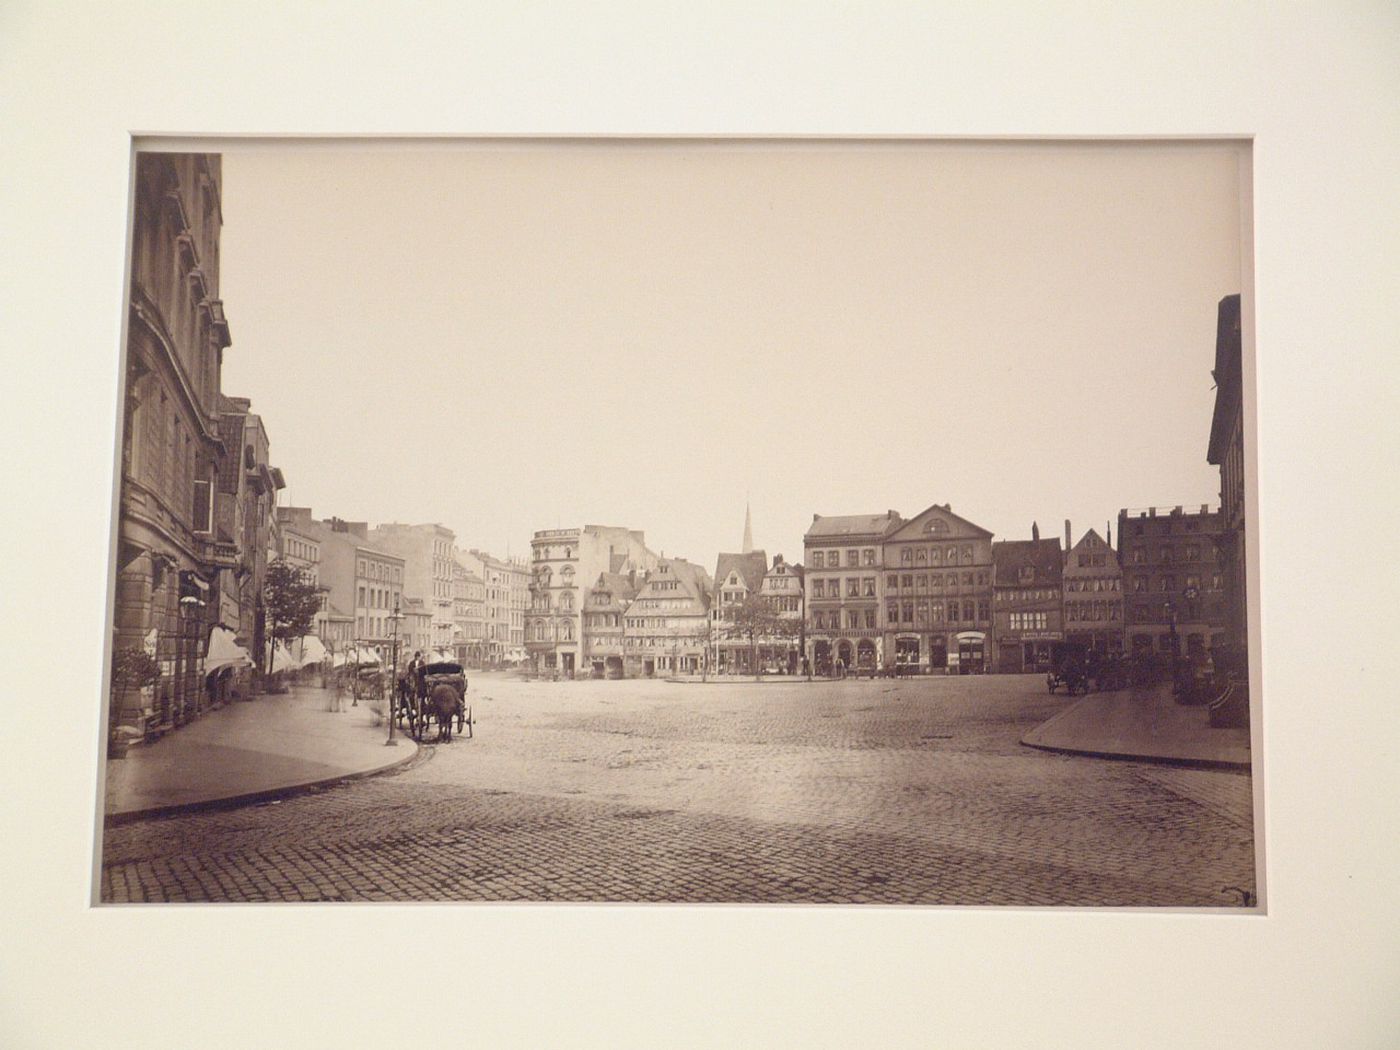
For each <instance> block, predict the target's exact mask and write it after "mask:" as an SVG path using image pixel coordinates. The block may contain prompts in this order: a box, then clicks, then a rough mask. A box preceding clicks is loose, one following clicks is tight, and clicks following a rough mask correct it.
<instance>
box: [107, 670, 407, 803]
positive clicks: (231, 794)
mask: <svg viewBox="0 0 1400 1050" xmlns="http://www.w3.org/2000/svg"><path fill="white" fill-rule="evenodd" d="M330 698H331V693H330V692H328V691H325V690H322V689H320V688H319V687H318V686H293V687H292V690H291V692H289V693H283V694H269V695H264V696H260V697H258V698H257V699H255V700H248V701H235V702H233V703H232V704H229V705H228V706H226V707H222V708H219V709H218V710H215V711H210V712H208V713H207V714H205V715H204V716H203V717H202V718H200V719H199V720H198V721H195V722H191V723H190V724H189V725H187V726H183V727H182V728H180V729H177V730H175V731H174V732H172V733H169V734H167V735H166V736H165V737H163V738H161V739H160V740H157V741H155V742H154V743H151V744H143V745H140V746H138V747H133V748H132V749H131V750H130V751H128V752H127V755H126V757H125V758H119V759H110V760H108V762H107V769H106V775H107V783H106V791H105V802H106V820H107V823H108V824H119V823H124V822H126V821H128V820H133V819H136V818H139V817H146V816H155V815H158V814H161V813H171V812H177V811H179V810H182V809H186V808H200V807H204V806H214V805H219V804H231V803H236V802H252V801H255V800H257V799H260V798H270V797H274V796H277V795H280V794H282V793H285V792H288V791H293V790H295V789H297V788H303V787H308V786H311V785H313V784H320V783H324V782H326V781H332V780H339V779H342V778H344V777H355V776H364V775H366V774H369V773H376V772H379V771H381V770H385V769H390V768H392V767H394V766H398V765H402V764H403V763H405V762H407V761H409V759H411V758H413V757H414V755H415V754H417V752H418V745H417V744H415V743H414V742H413V740H412V739H411V738H409V737H404V736H402V735H400V734H399V733H398V732H397V730H396V731H395V733H394V739H395V741H397V743H398V746H397V747H386V746H385V740H386V738H387V737H388V732H389V731H388V727H387V726H386V725H385V724H384V723H383V722H381V723H380V724H379V725H377V726H376V725H375V724H374V722H375V716H374V714H373V713H372V712H371V711H370V709H369V707H368V706H366V705H365V704H363V703H361V704H360V706H358V707H351V706H350V698H349V697H348V696H347V697H346V698H345V700H344V705H343V706H344V710H343V711H341V712H338V713H337V712H332V711H330V710H328V708H329V706H330Z"/></svg>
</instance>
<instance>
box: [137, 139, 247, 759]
mask: <svg viewBox="0 0 1400 1050" xmlns="http://www.w3.org/2000/svg"><path fill="white" fill-rule="evenodd" d="M221 178H222V175H221V168H220V158H219V157H218V155H216V154H175V153H139V154H137V157H136V162H135V180H134V181H135V200H134V211H133V221H132V234H131V237H132V240H131V245H132V247H131V269H130V281H131V283H130V286H129V288H128V301H127V312H128V319H129V324H128V329H127V338H126V354H125V362H126V366H125V376H124V400H123V405H122V445H121V464H120V468H119V471H120V474H119V484H120V504H119V508H118V515H117V546H116V554H115V564H114V566H113V570H114V573H115V576H116V594H115V605H114V609H113V620H112V623H113V630H114V638H113V644H114V647H115V649H116V650H121V649H123V648H132V649H137V650H144V651H146V652H148V653H150V654H151V655H152V656H154V657H155V658H156V660H157V661H158V662H159V665H160V670H161V674H160V679H159V681H158V682H157V683H156V684H155V685H154V686H150V687H146V688H144V689H138V688H126V689H122V690H119V691H118V690H115V689H114V695H113V696H112V697H111V704H112V714H113V724H114V725H120V726H121V727H123V729H124V731H125V734H126V736H127V737H129V738H141V737H151V736H155V735H158V734H159V733H161V732H164V731H165V730H168V729H171V728H173V727H175V726H178V725H181V724H183V723H184V722H186V721H188V720H190V719H191V718H194V717H195V716H196V715H198V714H199V712H200V711H201V710H202V708H203V707H204V705H205V702H206V691H205V682H204V654H205V649H206V646H207V645H208V639H209V637H210V634H211V631H212V629H213V627H214V625H215V624H216V623H217V621H218V618H219V612H220V609H221V595H220V594H219V593H218V578H219V575H220V573H221V572H222V571H224V570H228V571H229V572H232V571H234V570H236V569H237V568H238V567H239V565H240V561H239V548H238V545H237V543H238V540H239V537H237V536H233V535H228V536H221V535H220V534H218V533H217V532H216V530H215V526H214V522H215V518H216V510H217V508H219V507H220V506H221V505H222V504H223V503H225V502H226V501H227V499H228V498H229V497H227V496H226V495H223V494H220V493H218V492H216V483H217V481H218V479H219V477H220V473H221V470H222V469H223V467H224V465H225V463H226V462H229V461H232V462H234V463H236V462H237V461H238V457H239V456H240V455H241V452H242V449H241V443H240V446H235V447H232V448H230V447H228V446H227V444H226V443H225V441H224V438H223V433H222V431H221V429H220V426H219V416H218V414H219V411H220V375H221V369H222V365H223V353H224V350H225V349H227V347H228V346H229V345H230V342H231V340H230V336H229V326H228V321H227V320H226V319H225V317H224V308H223V303H222V302H221V301H220V299H219V236H220V227H221V225H222V221H223V220H222V215H221V211H220V191H221Z"/></svg>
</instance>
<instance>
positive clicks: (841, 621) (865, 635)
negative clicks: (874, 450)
mask: <svg viewBox="0 0 1400 1050" xmlns="http://www.w3.org/2000/svg"><path fill="white" fill-rule="evenodd" d="M903 523H904V520H903V519H902V518H901V517H900V516H899V514H898V512H897V511H893V510H890V511H886V512H885V513H884V514H854V515H843V516H837V517H823V516H822V515H820V514H813V515H812V525H811V528H809V529H808V530H807V534H806V535H805V536H804V537H803V540H802V542H803V549H804V552H805V555H806V557H805V558H804V562H805V564H806V567H807V571H806V585H807V593H806V602H805V604H806V612H807V649H808V651H807V653H806V654H805V655H806V658H807V659H808V660H809V661H810V665H811V667H812V669H813V670H815V671H816V672H817V673H818V674H830V673H832V672H833V671H834V670H836V669H837V668H838V667H840V668H845V669H854V668H857V667H861V668H866V669H870V670H873V669H875V668H876V667H878V666H880V665H881V664H882V663H883V662H884V661H883V654H882V646H883V643H882V634H881V623H880V591H879V587H880V574H881V572H882V570H883V568H884V557H885V547H884V542H885V538H886V537H887V536H889V535H890V534H891V533H893V532H895V530H897V529H898V528H899V527H900V526H901V525H902V524H903ZM760 586H761V581H760ZM912 626H913V625H912V624H911V630H912Z"/></svg>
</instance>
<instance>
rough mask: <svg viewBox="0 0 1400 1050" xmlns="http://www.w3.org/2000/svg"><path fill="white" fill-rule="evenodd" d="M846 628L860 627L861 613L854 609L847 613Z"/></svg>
mask: <svg viewBox="0 0 1400 1050" xmlns="http://www.w3.org/2000/svg"><path fill="white" fill-rule="evenodd" d="M846 626H847V627H850V628H856V627H859V626H860V613H859V612H857V611H856V610H854V609H852V610H850V611H849V612H847V613H846Z"/></svg>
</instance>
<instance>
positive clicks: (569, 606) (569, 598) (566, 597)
mask: <svg viewBox="0 0 1400 1050" xmlns="http://www.w3.org/2000/svg"><path fill="white" fill-rule="evenodd" d="M559 608H561V609H563V610H564V611H565V612H573V609H574V592H573V591H565V592H564V593H563V594H561V595H559Z"/></svg>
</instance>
